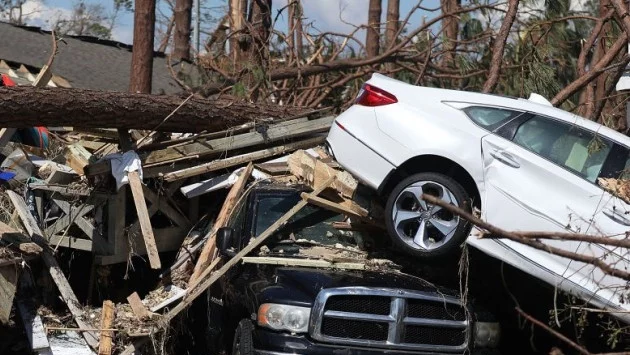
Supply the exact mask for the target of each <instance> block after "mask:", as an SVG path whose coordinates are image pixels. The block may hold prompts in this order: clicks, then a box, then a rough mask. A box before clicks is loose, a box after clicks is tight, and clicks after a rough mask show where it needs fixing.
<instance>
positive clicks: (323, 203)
mask: <svg viewBox="0 0 630 355" xmlns="http://www.w3.org/2000/svg"><path fill="white" fill-rule="evenodd" d="M301 196H302V198H303V199H305V200H306V201H308V202H309V203H312V204H313V205H315V206H319V207H321V208H325V209H327V210H331V211H333V212H337V213H341V214H345V215H349V216H356V217H360V218H363V219H367V216H368V211H366V210H364V209H363V208H361V207H360V206H358V205H356V204H354V205H351V206H352V207H347V206H344V205H341V204H339V203H336V202H332V201H329V200H327V199H324V198H321V197H317V196H310V195H309V194H307V193H306V192H302V194H301Z"/></svg>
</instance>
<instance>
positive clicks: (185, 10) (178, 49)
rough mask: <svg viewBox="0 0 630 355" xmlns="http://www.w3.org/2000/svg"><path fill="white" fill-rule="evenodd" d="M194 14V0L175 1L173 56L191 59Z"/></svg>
mask: <svg viewBox="0 0 630 355" xmlns="http://www.w3.org/2000/svg"><path fill="white" fill-rule="evenodd" d="M191 16H192V0H177V1H176V2H175V14H174V18H175V36H174V49H173V57H175V58H178V59H185V60H189V59H190V24H191Z"/></svg>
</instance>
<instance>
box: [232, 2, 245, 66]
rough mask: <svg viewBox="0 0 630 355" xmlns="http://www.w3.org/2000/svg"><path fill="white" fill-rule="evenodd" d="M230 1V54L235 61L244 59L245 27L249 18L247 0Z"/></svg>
mask: <svg viewBox="0 0 630 355" xmlns="http://www.w3.org/2000/svg"><path fill="white" fill-rule="evenodd" d="M229 1H230V10H229V11H230V54H231V56H232V60H233V61H234V63H239V62H240V61H241V60H242V59H243V55H242V53H243V50H242V47H245V46H246V42H247V37H246V36H245V34H244V33H243V32H244V28H245V22H246V19H247V0H229Z"/></svg>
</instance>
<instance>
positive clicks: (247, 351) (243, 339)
mask: <svg viewBox="0 0 630 355" xmlns="http://www.w3.org/2000/svg"><path fill="white" fill-rule="evenodd" d="M253 332H254V325H253V324H252V321H250V320H249V319H242V320H241V321H240V322H239V323H238V326H237V327H236V332H235V333H234V342H233V343H232V355H253V354H254V339H253V337H252V333H253Z"/></svg>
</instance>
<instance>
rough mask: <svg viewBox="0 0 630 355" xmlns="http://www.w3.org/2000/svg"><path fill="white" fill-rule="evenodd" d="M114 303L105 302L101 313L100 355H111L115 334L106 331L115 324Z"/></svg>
mask: <svg viewBox="0 0 630 355" xmlns="http://www.w3.org/2000/svg"><path fill="white" fill-rule="evenodd" d="M115 316H116V315H115V308H114V303H113V302H112V301H109V300H105V301H103V310H102V313H101V339H100V341H99V345H98V355H111V353H112V340H113V338H114V333H113V332H112V331H108V330H105V329H109V328H111V327H112V324H114V317H115Z"/></svg>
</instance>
